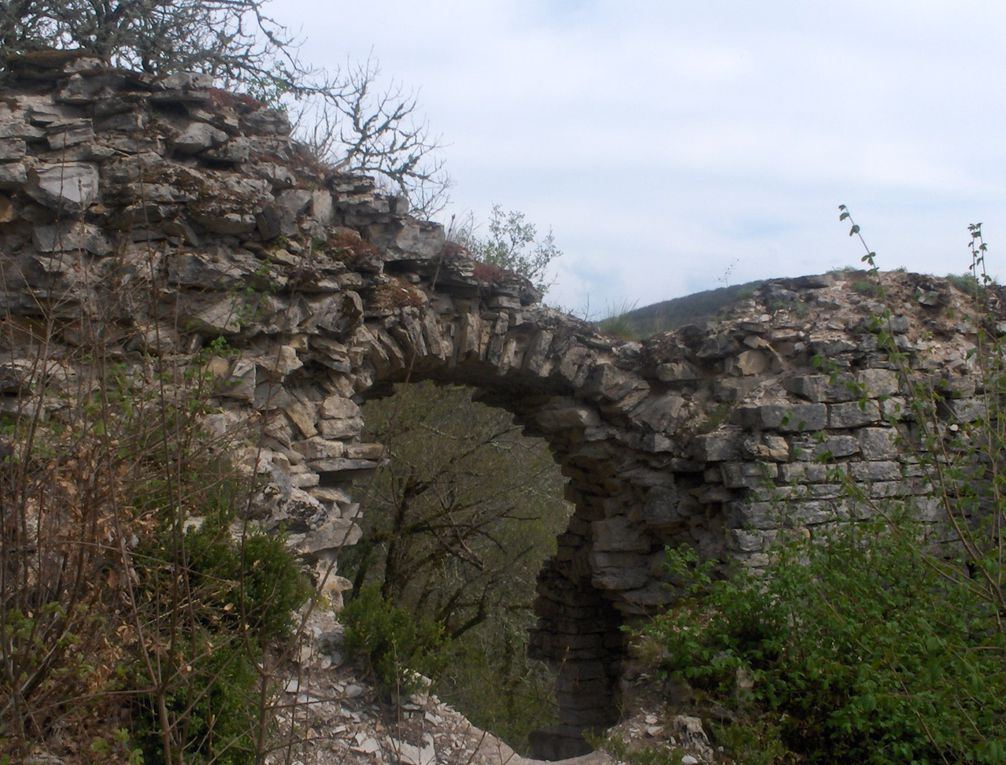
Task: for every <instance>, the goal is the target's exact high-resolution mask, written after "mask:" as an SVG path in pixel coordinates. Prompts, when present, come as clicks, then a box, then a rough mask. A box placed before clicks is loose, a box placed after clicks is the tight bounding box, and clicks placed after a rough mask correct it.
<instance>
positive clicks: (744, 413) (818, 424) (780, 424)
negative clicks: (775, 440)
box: [740, 404, 828, 432]
mask: <svg viewBox="0 0 1006 765" xmlns="http://www.w3.org/2000/svg"><path fill="white" fill-rule="evenodd" d="M740 412H741V418H742V420H743V421H744V422H745V423H746V424H747V425H748V426H750V427H754V428H765V429H770V430H781V431H783V432H795V431H808V430H821V429H823V428H824V427H826V426H827V425H828V407H827V406H825V405H824V404H762V405H761V406H754V407H742V408H741V410H740Z"/></svg>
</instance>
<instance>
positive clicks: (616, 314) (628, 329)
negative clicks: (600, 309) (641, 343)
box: [597, 303, 643, 340]
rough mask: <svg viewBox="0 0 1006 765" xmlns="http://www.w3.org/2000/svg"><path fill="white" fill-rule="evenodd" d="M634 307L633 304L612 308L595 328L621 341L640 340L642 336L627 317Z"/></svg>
mask: <svg viewBox="0 0 1006 765" xmlns="http://www.w3.org/2000/svg"><path fill="white" fill-rule="evenodd" d="M635 307H636V306H635V304H632V303H623V304H622V305H619V306H614V307H612V308H611V309H610V310H609V311H608V315H607V316H606V317H605V318H603V319H601V320H600V321H599V322H598V323H597V326H598V327H599V328H600V329H601V331H602V332H606V333H608V334H609V335H614V336H615V337H617V338H620V339H622V340H640V339H642V337H643V336H642V335H640V334H639V332H638V329H637V327H636V325H635V324H634V323H633V321H632V319H631V318H630V317H629V313H630V312H631V311H632V310H633V309H634V308H635Z"/></svg>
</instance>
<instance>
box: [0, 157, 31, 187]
mask: <svg viewBox="0 0 1006 765" xmlns="http://www.w3.org/2000/svg"><path fill="white" fill-rule="evenodd" d="M27 182H28V170H27V168H26V167H25V166H24V163H23V162H8V163H3V164H0V189H19V188H21V187H22V186H24V185H25V184H26V183H27Z"/></svg>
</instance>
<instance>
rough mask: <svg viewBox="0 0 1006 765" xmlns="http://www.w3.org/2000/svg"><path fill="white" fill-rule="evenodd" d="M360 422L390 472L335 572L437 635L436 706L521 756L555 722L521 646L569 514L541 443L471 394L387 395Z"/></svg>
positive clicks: (439, 390) (449, 390)
mask: <svg viewBox="0 0 1006 765" xmlns="http://www.w3.org/2000/svg"><path fill="white" fill-rule="evenodd" d="M364 414H365V418H366V422H367V427H368V437H370V438H373V439H374V440H377V441H380V442H381V443H384V444H385V445H386V446H387V448H388V452H389V454H390V456H391V460H390V462H389V464H388V465H387V466H385V467H384V468H382V470H380V471H379V472H378V474H377V475H376V476H375V477H374V479H373V480H372V481H371V482H369V483H368V484H367V485H366V486H362V487H360V492H359V494H360V495H361V496H362V497H363V502H364V507H365V511H364V513H363V515H362V518H361V520H360V523H361V525H362V527H363V531H364V533H363V538H362V540H361V541H360V542H359V543H358V544H357V545H355V546H354V547H353V548H352V549H351V550H348V551H346V553H345V554H344V555H343V556H342V557H341V558H340V562H339V563H340V568H341V569H342V570H343V571H344V572H346V575H347V576H352V577H353V579H354V588H355V589H356V590H361V589H365V588H366V586H367V585H372V586H377V587H378V588H379V589H380V592H381V594H382V596H383V598H384V599H385V600H386V601H388V602H390V603H393V604H394V605H396V606H400V607H402V608H404V609H407V610H408V611H409V612H410V613H412V614H413V615H414V616H416V617H419V616H420V615H421V616H424V617H428V618H431V619H433V620H434V621H436V622H437V623H438V624H440V625H442V627H443V629H444V631H445V634H446V635H447V636H449V637H450V642H449V644H448V645H447V651H448V653H449V655H450V661H449V662H448V666H447V668H446V671H445V672H444V673H443V674H441V675H440V676H439V677H438V678H437V682H436V687H435V690H436V692H437V694H438V695H439V696H440V697H441V698H444V699H446V700H448V701H449V702H450V703H452V704H454V705H455V706H456V707H457V708H459V709H460V710H462V711H463V712H464V713H465V714H466V715H467V716H468V717H469V719H471V720H472V721H473V722H474V723H475V724H476V725H479V726H480V727H484V728H488V729H491V730H493V731H494V732H496V733H498V734H501V735H503V736H505V737H506V740H507V741H508V743H510V744H511V745H512V746H516V747H518V748H520V747H523V746H524V745H525V743H526V740H527V736H528V733H529V732H530V731H531V730H533V729H535V728H538V727H543V726H547V725H548V724H549V723H550V721H552V720H553V719H554V718H555V716H556V711H555V701H554V689H553V685H554V678H553V676H552V675H551V673H550V672H549V671H548V670H547V669H546V668H545V666H544V665H543V664H541V663H539V662H532V661H530V660H528V659H527V657H526V645H527V630H528V629H529V628H530V627H532V626H533V624H534V621H535V616H534V614H533V612H532V610H531V604H532V602H533V599H534V588H535V582H536V579H537V575H538V571H539V568H540V566H541V563H542V561H543V560H544V559H545V558H546V557H547V556H548V555H550V554H552V553H553V552H554V549H555V539H556V536H557V535H558V534H559V533H560V532H561V530H562V529H563V528H564V527H565V525H566V524H567V522H568V518H569V514H570V512H571V508H570V506H569V504H568V503H567V502H565V501H564V500H563V498H562V492H563V486H564V483H565V480H564V479H563V477H562V476H561V474H560V473H559V470H558V467H557V466H556V464H555V462H554V459H553V458H552V456H551V454H550V452H549V450H548V447H547V445H546V444H545V443H544V442H543V441H541V440H539V439H531V438H526V437H524V436H523V435H522V434H521V432H520V428H519V427H518V426H517V425H515V424H514V423H513V418H512V416H511V415H510V414H508V413H507V412H505V411H503V410H500V409H495V408H491V407H488V406H485V405H483V404H480V403H476V402H473V401H472V400H471V390H470V389H466V388H461V387H457V386H436V385H433V384H431V383H415V384H411V385H404V386H398V387H397V388H396V391H395V394H394V395H393V396H388V397H387V398H383V399H377V400H373V401H369V402H367V404H366V405H365V406H364ZM431 443H432V444H434V445H435V448H431ZM487 685H488V686H492V687H496V688H502V689H506V690H505V692H504V693H486V692H485V688H486V687H487Z"/></svg>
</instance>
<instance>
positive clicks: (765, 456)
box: [741, 433, 790, 462]
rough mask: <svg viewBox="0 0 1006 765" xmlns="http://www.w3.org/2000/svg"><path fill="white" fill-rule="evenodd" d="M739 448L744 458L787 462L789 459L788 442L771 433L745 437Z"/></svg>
mask: <svg viewBox="0 0 1006 765" xmlns="http://www.w3.org/2000/svg"><path fill="white" fill-rule="evenodd" d="M741 447H742V449H743V451H744V456H745V457H750V458H753V459H759V460H769V461H771V462H788V461H789V458H790V455H789V441H787V440H786V439H785V438H784V437H782V436H776V435H772V434H771V433H761V434H757V435H750V436H745V437H744V438H743V439H742V440H741Z"/></svg>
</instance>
